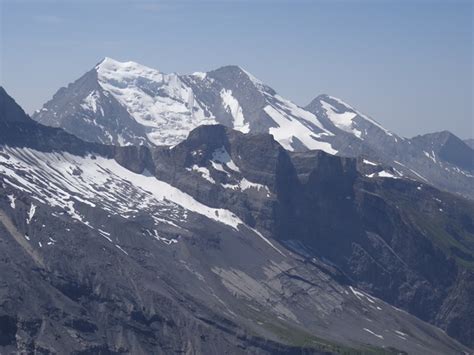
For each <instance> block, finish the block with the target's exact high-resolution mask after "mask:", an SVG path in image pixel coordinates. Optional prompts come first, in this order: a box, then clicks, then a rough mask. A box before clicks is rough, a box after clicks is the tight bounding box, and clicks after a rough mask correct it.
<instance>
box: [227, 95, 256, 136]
mask: <svg viewBox="0 0 474 355" xmlns="http://www.w3.org/2000/svg"><path fill="white" fill-rule="evenodd" d="M220 95H221V99H222V104H223V106H224V107H225V109H226V110H227V111H228V112H229V113H230V114H231V115H232V117H233V119H234V121H233V127H234V129H235V130H238V131H240V132H242V133H249V131H250V127H249V123H248V122H247V123H245V117H244V114H243V112H242V107H241V106H240V104H239V101H237V99H236V98H235V97H234V96H232V90H226V89H222V90H221V92H220Z"/></svg>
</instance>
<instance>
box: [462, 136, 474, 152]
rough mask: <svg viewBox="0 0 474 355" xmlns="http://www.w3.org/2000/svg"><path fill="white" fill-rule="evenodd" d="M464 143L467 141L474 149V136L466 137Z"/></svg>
mask: <svg viewBox="0 0 474 355" xmlns="http://www.w3.org/2000/svg"><path fill="white" fill-rule="evenodd" d="M464 143H466V144H467V145H468V146H469V147H471V148H472V149H474V139H473V138H469V139H465V140H464Z"/></svg>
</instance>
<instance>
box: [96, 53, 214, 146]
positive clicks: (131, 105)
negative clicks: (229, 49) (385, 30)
mask: <svg viewBox="0 0 474 355" xmlns="http://www.w3.org/2000/svg"><path fill="white" fill-rule="evenodd" d="M96 71H97V74H98V79H99V84H100V85H101V87H102V88H103V89H104V90H106V91H107V92H109V93H111V94H112V95H113V96H114V97H115V99H117V100H118V102H119V103H120V104H122V105H123V106H124V107H125V108H126V109H127V111H128V113H129V114H130V116H131V117H132V118H133V119H134V120H136V121H137V122H138V123H139V124H141V125H143V126H145V127H147V128H148V130H149V133H148V134H147V137H148V139H149V140H150V141H151V142H153V143H155V144H157V145H172V144H176V143H177V142H179V141H180V140H183V139H184V138H186V136H187V134H188V133H189V132H190V131H191V130H192V129H193V128H195V127H197V126H199V125H202V124H213V123H216V121H215V120H214V118H213V117H206V115H205V113H204V109H203V108H202V107H201V105H200V104H199V102H198V101H197V100H196V99H195V97H194V93H193V92H192V89H191V88H190V87H188V86H187V85H185V84H184V83H183V82H182V81H181V79H180V78H179V76H178V75H177V74H163V73H160V72H159V71H158V70H155V69H152V68H148V67H146V66H143V65H140V64H138V63H135V62H124V63H121V62H117V61H115V60H113V59H110V58H105V59H104V60H103V61H102V62H101V63H100V64H99V65H98V66H97V67H96Z"/></svg>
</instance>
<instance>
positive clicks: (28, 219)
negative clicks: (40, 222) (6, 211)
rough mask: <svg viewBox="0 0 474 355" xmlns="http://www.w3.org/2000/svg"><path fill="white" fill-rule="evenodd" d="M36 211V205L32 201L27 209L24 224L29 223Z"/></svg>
mask: <svg viewBox="0 0 474 355" xmlns="http://www.w3.org/2000/svg"><path fill="white" fill-rule="evenodd" d="M35 212H36V206H35V205H34V204H33V203H32V204H31V206H30V210H29V211H28V217H27V218H26V224H30V223H31V220H32V219H33V216H34V215H35Z"/></svg>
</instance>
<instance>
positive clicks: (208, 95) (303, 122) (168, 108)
mask: <svg viewBox="0 0 474 355" xmlns="http://www.w3.org/2000/svg"><path fill="white" fill-rule="evenodd" d="M33 118H34V119H35V120H36V121H38V122H40V123H42V124H45V125H48V126H53V127H61V128H63V129H64V130H66V131H67V132H69V133H72V134H74V135H76V136H77V137H79V138H81V139H83V140H86V141H90V142H97V143H103V144H112V145H122V146H123V145H128V144H133V145H137V144H149V145H170V146H173V145H176V144H178V143H179V142H181V141H183V140H184V139H186V137H187V136H188V134H189V132H191V131H192V130H193V129H194V128H196V127H198V126H200V125H209V124H217V123H219V124H223V125H225V126H227V127H230V128H233V129H234V130H237V131H240V132H242V133H249V132H251V133H270V134H271V135H273V137H274V138H275V140H277V141H278V142H279V143H280V145H282V146H283V148H285V149H286V150H288V151H306V150H315V149H318V150H323V151H325V152H327V153H329V154H333V155H334V154H335V155H339V156H347V157H358V156H361V155H363V156H366V157H368V158H369V159H370V160H373V161H376V162H380V163H383V164H387V165H390V166H392V167H393V168H394V169H395V171H394V173H395V174H397V175H398V176H405V177H409V178H412V179H415V180H419V181H422V182H425V183H430V184H432V185H434V186H436V187H438V188H441V189H443V190H447V191H450V192H454V193H457V194H461V195H463V196H467V197H469V198H473V197H474V194H473V191H474V169H473V166H472V165H473V164H472V156H473V155H474V152H473V151H472V148H470V147H469V146H467V145H465V144H463V142H462V141H461V140H459V139H458V138H457V137H455V136H454V135H452V134H450V133H448V132H440V133H436V134H431V135H426V136H424V138H423V137H415V138H413V139H406V138H403V137H400V136H398V135H396V134H395V133H393V132H390V131H388V130H387V129H385V128H384V127H382V126H381V125H380V124H379V123H377V122H376V121H375V120H373V119H372V118H370V117H368V116H367V115H364V114H363V113H361V112H359V111H357V110H356V109H354V108H353V107H351V106H350V105H348V104H347V103H345V102H343V101H341V100H340V99H338V98H335V97H331V96H328V95H320V96H318V97H316V98H315V99H314V100H313V101H312V102H311V103H310V104H309V105H308V106H306V107H305V108H302V107H299V106H297V105H295V104H294V103H292V102H291V101H289V100H287V99H285V98H283V97H281V96H280V95H278V94H277V93H276V91H275V90H273V89H272V88H270V87H269V86H268V85H266V84H264V83H262V82H261V81H260V80H258V79H256V78H255V77H254V76H253V75H252V74H250V73H248V72H247V71H245V70H244V69H242V68H240V67H238V66H225V67H222V68H219V69H216V70H213V71H210V72H207V73H194V74H191V75H178V74H165V73H161V72H159V71H158V70H155V69H151V68H148V67H145V66H143V65H140V64H138V63H134V62H123V63H122V62H118V61H115V60H113V59H111V58H105V59H104V60H103V61H101V62H100V63H99V64H97V65H96V66H95V67H94V68H93V69H92V70H91V71H89V72H87V73H86V74H85V75H83V76H82V77H81V78H79V79H78V80H77V81H75V82H74V83H72V84H70V85H69V86H68V87H67V88H61V89H60V90H59V91H58V92H57V93H56V94H55V95H54V97H53V98H52V99H51V100H50V101H49V102H47V103H46V104H45V105H44V106H43V108H42V109H41V110H39V111H37V112H36V113H35V114H34V115H33ZM443 147H444V148H443ZM461 156H462V157H461ZM456 157H461V158H459V159H458V158H456Z"/></svg>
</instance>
